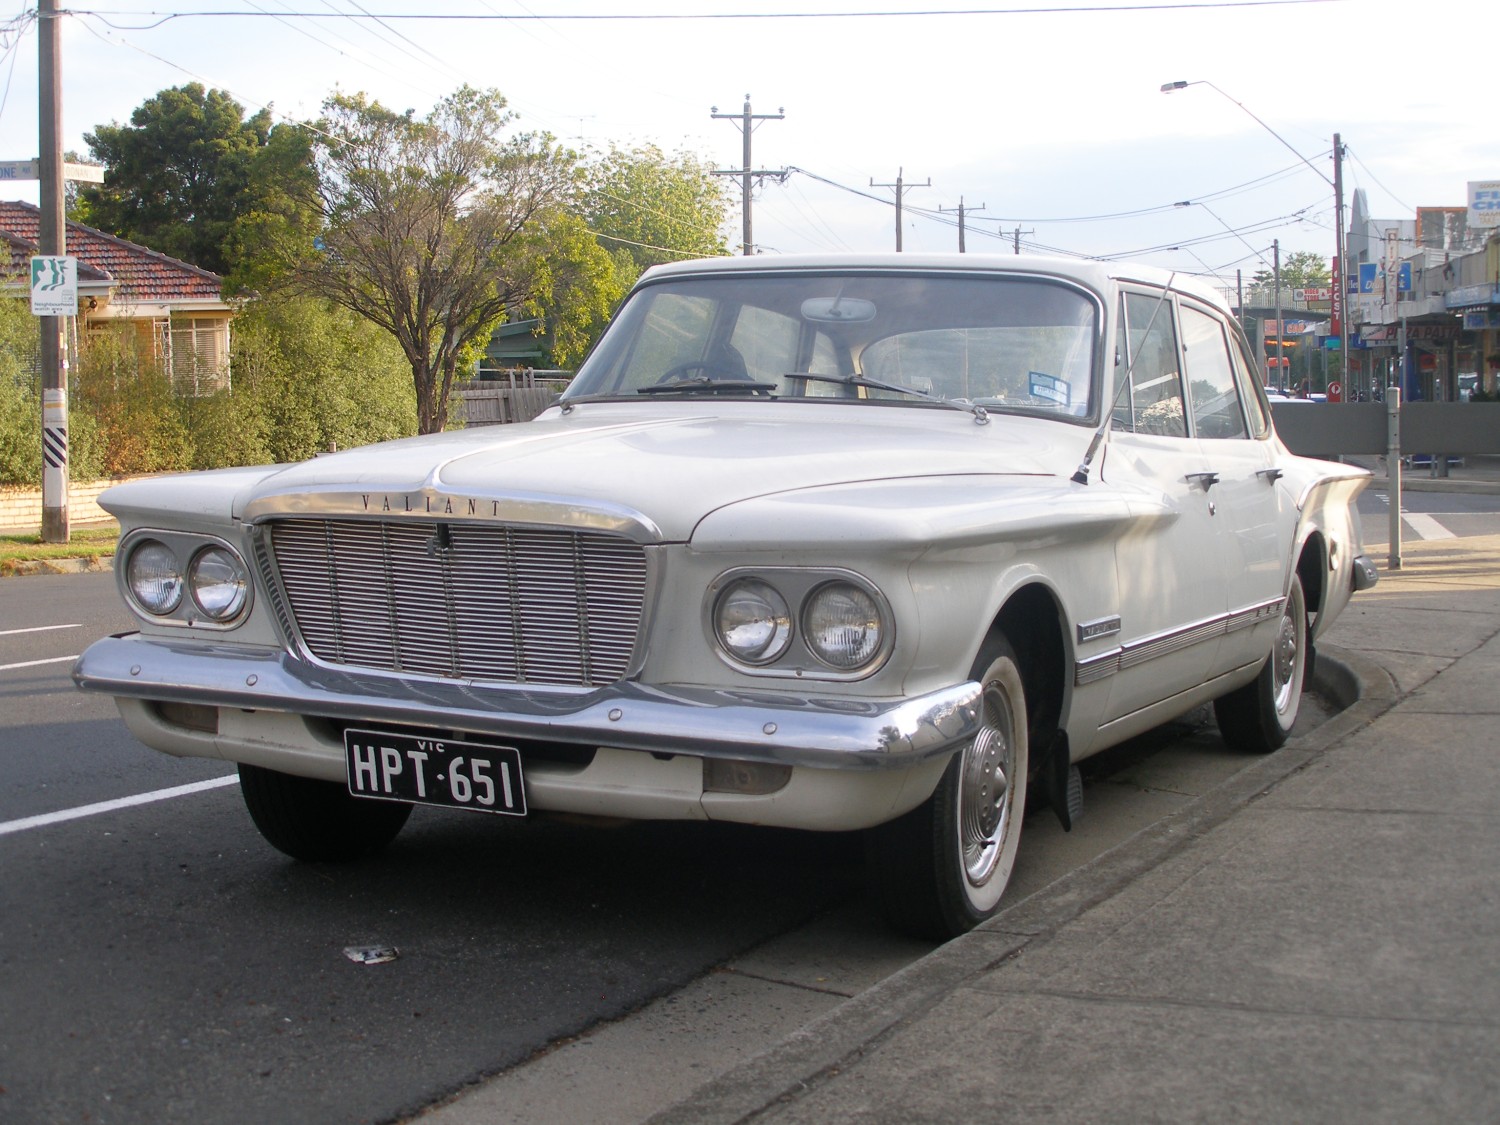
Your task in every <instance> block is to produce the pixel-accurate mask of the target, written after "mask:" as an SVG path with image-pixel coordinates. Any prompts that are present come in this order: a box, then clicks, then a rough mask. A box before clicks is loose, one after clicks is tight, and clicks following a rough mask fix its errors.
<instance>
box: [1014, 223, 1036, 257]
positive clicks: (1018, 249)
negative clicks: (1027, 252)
mask: <svg viewBox="0 0 1500 1125" xmlns="http://www.w3.org/2000/svg"><path fill="white" fill-rule="evenodd" d="M1014 233H1015V241H1014V242H1013V243H1012V245H1013V246H1014V247H1015V249H1016V253H1017V254H1019V253H1020V252H1021V236H1022V235H1023V234H1035V233H1036V230H1035V229H1034V228H1033V229H1032V230H1022V229H1021V228H1020V227H1019V226H1017V227H1016V229H1015V232H1014Z"/></svg>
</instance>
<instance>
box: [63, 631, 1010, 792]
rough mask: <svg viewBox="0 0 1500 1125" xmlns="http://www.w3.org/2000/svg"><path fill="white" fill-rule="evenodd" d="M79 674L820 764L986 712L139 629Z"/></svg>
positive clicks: (875, 758)
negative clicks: (570, 676)
mask: <svg viewBox="0 0 1500 1125" xmlns="http://www.w3.org/2000/svg"><path fill="white" fill-rule="evenodd" d="M73 682H74V683H75V684H77V685H78V686H79V687H80V688H82V689H83V690H85V691H97V692H102V693H103V694H105V695H112V696H123V697H128V698H132V699H144V700H159V701H162V702H176V703H197V704H204V705H208V706H216V707H238V708H244V709H248V710H267V711H287V712H291V713H293V714H299V715H308V716H316V717H318V718H324V719H334V720H347V721H349V722H358V723H369V722H388V723H398V724H401V725H404V726H412V727H417V728H425V729H428V730H431V729H434V728H438V729H450V728H451V729H456V730H461V731H465V732H469V733H474V734H486V735H493V736H496V737H499V738H514V739H539V740H546V741H551V742H567V743H574V744H578V745H583V746H613V747H618V748H621V749H625V750H644V751H651V752H656V753H671V754H691V755H695V756H697V757H703V758H738V759H744V760H747V761H756V762H772V763H779V764H782V765H791V766H810V767H813V768H818V769H854V770H869V769H907V768H910V767H912V766H915V765H918V764H920V763H921V762H924V761H927V760H929V759H931V758H935V757H938V756H940V755H943V754H947V753H950V752H952V751H953V750H955V749H957V748H958V747H959V746H960V745H961V744H962V743H964V742H965V741H967V740H968V739H971V738H973V737H974V735H975V733H976V732H977V731H978V729H979V722H980V688H979V685H978V684H976V683H972V682H968V683H962V684H956V685H954V686H952V687H948V688H944V689H942V690H940V691H936V692H932V693H930V694H928V695H924V696H919V697H917V698H914V699H898V700H862V699H849V698H825V699H816V698H808V697H806V696H801V695H791V694H788V693H786V692H775V691H732V690H725V689H713V688H693V687H670V688H663V687H652V686H649V685H645V684H637V683H628V682H627V683H620V684H615V685H611V686H610V687H608V688H603V689H600V690H596V691H589V692H566V691H557V690H546V691H540V690H527V689H525V688H518V687H514V686H510V685H506V686H491V685H485V684H476V683H465V682H454V681H446V680H423V679H409V678H404V677H400V676H392V675H390V674H381V673H373V672H359V671H354V670H350V669H346V668H328V667H324V666H321V665H317V664H313V663H310V662H308V661H306V660H301V659H298V658H297V657H295V656H292V655H291V654H289V653H287V652H284V651H281V650H271V649H247V648H244V647H231V646H228V645H221V644H214V643H212V642H202V641H193V642H185V641H177V640H164V639H159V638H147V637H142V636H140V635H139V634H127V635H124V636H119V637H108V638H105V639H104V640H102V641H98V642H96V643H94V644H92V645H90V646H89V647H88V649H86V650H85V651H84V653H83V655H82V656H80V657H79V658H78V661H77V663H75V664H74V666H73Z"/></svg>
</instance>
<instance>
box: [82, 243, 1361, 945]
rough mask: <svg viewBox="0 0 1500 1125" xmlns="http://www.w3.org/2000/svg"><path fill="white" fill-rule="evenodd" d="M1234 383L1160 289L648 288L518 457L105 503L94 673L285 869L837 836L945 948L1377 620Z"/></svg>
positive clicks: (784, 269) (877, 886)
mask: <svg viewBox="0 0 1500 1125" xmlns="http://www.w3.org/2000/svg"><path fill="white" fill-rule="evenodd" d="M1255 371H1256V364H1255V361H1254V360H1253V358H1252V356H1251V352H1250V350H1249V348H1248V346H1247V344H1246V342H1245V340H1244V338H1243V337H1242V335H1241V333H1240V331H1239V329H1238V328H1237V327H1236V325H1235V322H1234V320H1233V318H1232V317H1231V316H1230V315H1229V314H1228V311H1227V309H1226V308H1225V307H1224V306H1223V304H1222V302H1221V301H1220V300H1219V299H1218V298H1217V297H1216V295H1215V294H1214V293H1213V292H1212V291H1210V290H1208V289H1206V288H1204V287H1202V286H1200V285H1198V284H1196V283H1194V282H1192V281H1190V280H1188V279H1185V278H1182V277H1179V276H1177V275H1168V274H1166V273H1164V272H1160V271H1156V270H1152V269H1148V268H1145V267H1135V266H1126V265H1119V264H1109V263H1094V262H1076V261H1060V260H1059V261H1054V260H1047V259H1040V258H1026V257H992V258H990V257H984V256H980V255H964V256H944V257H937V256H933V257H928V256H920V255H914V254H902V255H876V256H829V257H811V258H792V257H786V258H734V259H728V258H726V259H715V260H712V261H701V262H687V263H682V264H676V265H670V266H663V267H658V268H656V269H654V270H651V271H649V272H648V273H647V274H646V275H645V276H644V277H643V278H642V279H641V281H640V282H639V283H638V284H637V285H636V287H635V289H634V290H633V291H632V293H631V294H630V296H629V298H628V299H627V300H626V302H625V303H624V305H623V306H622V308H621V309H620V311H619V313H618V315H617V316H616V317H615V319H614V322H613V323H612V324H611V326H610V328H609V330H608V331H607V332H606V333H605V335H604V337H603V339H602V341H601V342H600V344H599V345H598V347H597V348H596V349H595V350H594V352H593V353H592V354H591V355H590V356H589V358H588V360H587V361H586V362H585V363H584V365H583V367H582V369H581V370H580V371H579V373H578V375H577V377H576V378H575V379H574V381H573V383H572V385H571V387H570V388H569V389H568V391H567V392H566V394H565V396H564V398H563V399H562V401H561V402H560V403H559V404H557V405H555V406H553V407H551V408H549V409H547V410H546V411H544V412H543V413H542V414H541V415H540V416H539V417H538V418H537V419H536V420H534V421H532V422H529V423H524V424H517V425H511V426H502V427H493V428H486V429H482V430H478V431H459V432H452V433H446V434H442V435H437V436H432V437H425V438H414V439H409V440H405V441H398V442H392V443H388V444H383V445H376V446H371V447H368V448H363V449H354V450H350V451H347V452H343V453H338V454H335V455H331V456H325V457H320V458H318V459H316V460H314V461H310V462H307V463H305V464H302V465H295V466H270V467H261V468H246V469H231V470H225V471H220V472H213V473H199V474H189V475H184V476H178V477H170V478H162V479H155V480H147V481H139V482H134V483H129V484H124V485H121V486H119V487H116V488H114V489H112V490H110V491H109V492H108V493H106V494H105V496H104V497H103V499H102V501H101V503H102V504H103V505H104V506H105V507H106V508H107V509H108V510H109V511H110V512H112V513H113V514H114V515H116V516H117V517H118V518H119V520H120V523H121V530H122V537H121V542H120V551H119V556H118V564H117V573H118V576H119V584H120V592H121V594H122V596H123V598H124V600H125V602H126V604H127V605H128V606H129V607H130V609H131V610H132V611H133V612H134V614H135V616H136V618H137V619H138V621H139V632H137V633H135V634H133V635H128V636H122V637H115V638H109V639H105V640H101V641H99V642H97V643H96V644H94V645H93V646H91V647H90V648H89V649H88V650H87V651H86V652H85V653H84V654H83V656H82V657H81V658H80V659H79V661H78V664H77V667H76V669H75V672H74V676H75V679H76V681H77V683H78V684H79V686H81V687H83V688H85V689H87V690H91V691H99V692H105V693H108V694H110V695H112V696H114V697H115V698H116V699H117V700H118V702H119V706H120V710H121V713H122V714H123V715H124V717H125V721H126V722H127V724H128V725H129V727H130V729H131V730H132V731H133V732H134V733H135V734H136V736H137V737H139V738H140V739H141V741H143V742H145V743H146V744H147V745H149V746H152V747H155V748H157V749H159V750H162V751H165V752H167V753H169V754H179V755H189V756H203V757H212V758H223V759H227V760H229V761H232V762H236V763H238V764H239V771H240V780H241V786H242V791H243V794H244V799H245V802H246V804H247V806H248V809H249V813H250V815H251V817H252V818H253V819H254V821H255V823H256V824H257V826H258V827H259V828H260V830H261V832H262V833H263V834H264V835H265V837H266V839H267V840H269V841H270V842H271V843H272V844H273V845H275V846H276V847H277V848H280V849H281V850H282V851H284V852H286V853H288V854H289V855H292V856H296V857H298V858H301V859H305V860H314V861H318V860H336V859H350V858H356V857H361V856H365V855H368V854H370V853H373V852H375V851H377V850H379V849H380V848H382V847H383V846H385V845H386V844H387V843H389V842H390V841H391V840H392V839H393V838H394V837H395V836H396V834H397V833H398V832H399V830H400V829H401V827H402V824H403V823H404V822H405V820H406V818H407V816H408V814H409V813H410V811H411V809H412V807H413V806H415V805H419V804H421V805H441V806H446V807H450V808H459V809H470V810H480V811H485V812H490V813H495V814H501V815H505V816H510V817H536V816H540V815H545V814H548V813H554V812H556V813H570V814H597V815H600V816H608V817H631V818H643V819H684V820H705V821H708V820H716V821H732V822H737V823H743V824H756V825H773V826H785V827H792V828H801V829H812V830H820V831H841V832H844V831H849V832H852V831H858V832H863V833H866V834H867V835H868V840H869V848H868V854H869V856H870V882H871V886H872V888H873V890H874V893H875V894H876V895H877V897H878V898H879V900H880V901H881V903H882V904H883V906H884V908H885V910H886V912H887V913H888V915H889V917H890V918H891V919H892V921H893V922H894V923H895V924H896V925H898V926H901V927H903V928H905V929H907V930H910V931H912V932H916V933H921V934H926V935H931V936H938V937H945V936H948V935H952V934H956V933H959V932H962V931H963V930H965V929H967V928H969V927H970V926H972V925H974V924H975V923H977V922H979V921H981V920H982V919H984V918H987V917H989V916H990V915H991V914H993V913H994V912H995V911H996V910H997V909H998V906H999V904H1000V902H1001V896H1002V893H1003V892H1004V889H1005V886H1006V882H1007V880H1008V879H1009V876H1010V873H1011V869H1012V867H1013V865H1014V863H1015V859H1016V851H1017V847H1018V844H1019V838H1020V832H1021V824H1022V814H1023V810H1024V808H1025V806H1026V803H1027V800H1028V797H1034V798H1035V799H1037V800H1044V801H1047V802H1049V803H1050V804H1051V805H1052V806H1053V808H1054V809H1055V810H1056V811H1057V814H1058V816H1059V817H1060V818H1061V819H1062V820H1063V823H1064V825H1070V824H1071V823H1072V820H1073V818H1075V817H1076V816H1077V815H1078V814H1079V811H1080V803H1079V800H1080V787H1079V784H1078V773H1077V769H1076V764H1077V763H1078V762H1079V761H1080V760H1081V759H1083V758H1086V757H1088V756H1089V755H1091V754H1096V753H1098V752H1099V751H1101V750H1103V749H1105V748H1106V747H1109V746H1113V745H1115V744H1117V743H1119V742H1121V741H1122V740H1124V739H1127V738H1129V737H1131V736H1133V735H1136V734H1139V733H1141V732H1142V731H1145V730H1147V729H1149V728H1151V727H1153V726H1155V725H1157V724H1160V723H1162V722H1164V721H1166V720H1168V719H1171V718H1173V717H1175V716H1179V715H1181V714H1183V713H1184V712H1186V711H1188V710H1190V709H1192V708H1194V707H1197V706H1200V705H1202V704H1204V703H1207V702H1210V701H1212V702H1213V703H1214V706H1215V709H1216V713H1217V715H1218V720H1219V724H1220V727H1221V729H1222V730H1223V733H1224V737H1225V739H1226V740H1227V741H1228V742H1229V743H1230V745H1232V746H1234V747H1237V748H1240V749H1243V750H1246V751H1251V752H1264V751H1269V750H1272V749H1274V748H1275V747H1277V746H1279V745H1281V743H1282V742H1283V741H1284V740H1285V739H1286V737H1287V734H1288V731H1289V730H1290V729H1291V727H1292V724H1293V722H1294V721H1295V719H1296V717H1297V713H1298V707H1299V700H1300V697H1301V694H1302V691H1303V688H1304V686H1305V684H1306V683H1307V679H1308V675H1309V669H1310V668H1311V666H1312V662H1313V653H1314V648H1315V644H1316V641H1317V638H1318V637H1319V636H1320V635H1321V634H1322V633H1323V632H1324V631H1325V630H1326V629H1327V628H1328V627H1329V625H1330V624H1331V623H1332V622H1333V621H1334V619H1335V618H1337V617H1338V615H1339V612H1340V611H1341V610H1342V609H1343V608H1344V606H1345V604H1346V603H1347V601H1348V600H1349V598H1350V596H1351V594H1352V593H1353V592H1354V591H1356V590H1358V589H1360V588H1363V587H1365V586H1368V585H1370V584H1371V583H1373V582H1374V581H1375V571H1374V568H1373V566H1372V565H1371V563H1370V561H1369V559H1368V558H1367V557H1366V556H1365V555H1364V553H1363V551H1362V549H1361V544H1360V537H1359V524H1358V521H1357V519H1356V517H1355V514H1354V511H1353V504H1354V500H1355V497H1356V496H1357V494H1358V493H1359V492H1360V490H1361V489H1363V488H1364V487H1365V485H1366V483H1367V479H1368V474H1366V473H1365V472H1364V471H1363V470H1360V469H1357V468H1353V467H1350V466H1345V465H1338V464H1332V463H1327V462H1320V461H1313V460H1308V459H1304V458H1300V457H1295V456H1292V455H1291V454H1289V453H1288V452H1287V450H1286V449H1285V448H1284V447H1283V446H1282V444H1281V443H1280V441H1278V440H1277V438H1276V435H1275V432H1274V430H1273V428H1272V425H1271V421H1270V412H1269V409H1268V406H1267V401H1266V397H1265V394H1264V392H1263V391H1262V390H1261V388H1260V386H1259V383H1258V380H1257V379H1256V377H1255ZM664 861H668V862H669V861H670V857H665V860H664Z"/></svg>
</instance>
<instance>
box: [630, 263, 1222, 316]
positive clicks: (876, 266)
mask: <svg viewBox="0 0 1500 1125" xmlns="http://www.w3.org/2000/svg"><path fill="white" fill-rule="evenodd" d="M825 270H832V271H849V270H876V271H884V270H936V271H942V272H965V273H967V272H974V273H1012V274H1026V275H1030V276H1037V275H1042V276H1046V277H1056V278H1060V279H1063V280H1068V281H1074V282H1077V283H1079V284H1081V285H1085V286H1087V287H1088V288H1090V289H1093V290H1095V291H1096V292H1099V293H1106V292H1108V291H1109V290H1110V288H1112V283H1115V282H1121V281H1126V282H1129V281H1135V282H1141V283H1144V284H1147V285H1160V286H1167V285H1170V286H1171V287H1172V288H1173V289H1175V290H1176V291H1178V292H1180V293H1185V294H1188V295H1190V296H1192V297H1196V298H1197V299H1198V300H1201V301H1205V302H1207V303H1208V304H1211V305H1214V306H1215V307H1217V308H1219V309H1220V310H1221V311H1224V312H1228V311H1229V306H1228V304H1227V302H1226V301H1225V299H1224V297H1223V295H1222V294H1221V293H1219V292H1218V291H1217V290H1215V289H1213V288H1212V287H1211V286H1208V285H1205V284H1203V283H1202V282H1201V281H1199V280H1198V279H1197V278H1195V277H1193V276H1191V275H1190V274H1185V273H1177V272H1175V271H1171V270H1164V269H1161V268H1159V267H1157V266H1147V265H1141V264H1138V263H1134V262H1100V261H1093V260H1089V259H1082V258H1060V257H1045V256H1041V255H1018V254H898V253H864V254H756V255H751V256H748V257H744V256H740V257H722V258H697V259H693V260H691V261H685V262H669V263H666V264H663V265H659V266H652V267H651V268H650V269H649V270H647V271H646V273H645V274H643V275H642V277H641V279H640V282H638V283H637V284H641V283H646V282H650V281H659V280H662V279H663V278H668V277H686V276H701V275H704V274H720V273H743V272H763V273H781V272H796V271H806V272H821V271H825Z"/></svg>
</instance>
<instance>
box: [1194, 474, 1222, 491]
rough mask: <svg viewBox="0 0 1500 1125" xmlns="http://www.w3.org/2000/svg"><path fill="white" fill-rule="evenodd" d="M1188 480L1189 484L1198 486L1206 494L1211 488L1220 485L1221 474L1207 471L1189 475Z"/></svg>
mask: <svg viewBox="0 0 1500 1125" xmlns="http://www.w3.org/2000/svg"><path fill="white" fill-rule="evenodd" d="M1186 479H1187V481H1188V483H1189V484H1196V485H1198V487H1199V488H1201V489H1203V491H1204V492H1207V491H1208V490H1209V489H1210V488H1212V487H1213V486H1214V485H1216V484H1218V483H1219V474H1218V473H1211V472H1207V471H1205V472H1201V473H1189V474H1188V475H1187V478H1186Z"/></svg>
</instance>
